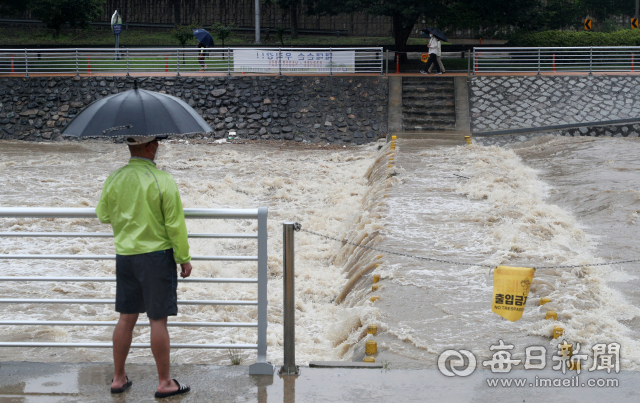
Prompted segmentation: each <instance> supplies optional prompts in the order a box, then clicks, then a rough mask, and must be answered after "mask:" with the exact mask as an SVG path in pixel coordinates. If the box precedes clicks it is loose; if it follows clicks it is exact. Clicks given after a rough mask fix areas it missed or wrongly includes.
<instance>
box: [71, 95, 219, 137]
mask: <svg viewBox="0 0 640 403" xmlns="http://www.w3.org/2000/svg"><path fill="white" fill-rule="evenodd" d="M212 131H213V129H211V127H210V126H209V125H208V124H207V122H205V121H204V119H203V118H202V117H201V116H200V115H199V114H198V112H196V111H195V110H193V108H192V107H190V106H189V105H188V104H187V103H185V102H184V101H183V100H181V99H179V98H176V97H174V96H171V95H167V94H161V93H159V92H154V91H146V90H141V89H138V88H137V85H136V86H135V87H134V89H132V90H129V91H125V92H121V93H119V94H114V95H110V96H108V97H104V98H102V99H99V100H97V101H95V102H93V103H92V104H91V105H89V106H88V107H87V108H86V109H85V110H84V111H82V112H81V113H80V114H78V115H77V116H76V117H75V118H73V120H72V121H71V122H69V124H68V125H67V127H66V128H65V129H64V131H63V132H62V134H63V135H67V136H78V137H125V136H156V135H157V136H163V135H169V134H188V133H203V132H205V133H210V132H212Z"/></svg>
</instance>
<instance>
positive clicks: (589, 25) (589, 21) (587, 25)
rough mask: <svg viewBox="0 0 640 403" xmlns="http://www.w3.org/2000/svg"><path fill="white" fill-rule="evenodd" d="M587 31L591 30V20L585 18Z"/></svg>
mask: <svg viewBox="0 0 640 403" xmlns="http://www.w3.org/2000/svg"><path fill="white" fill-rule="evenodd" d="M584 29H585V31H591V20H584Z"/></svg>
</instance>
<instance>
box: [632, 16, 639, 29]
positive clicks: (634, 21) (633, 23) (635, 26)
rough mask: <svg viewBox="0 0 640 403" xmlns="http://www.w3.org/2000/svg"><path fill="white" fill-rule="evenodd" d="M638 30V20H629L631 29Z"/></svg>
mask: <svg viewBox="0 0 640 403" xmlns="http://www.w3.org/2000/svg"><path fill="white" fill-rule="evenodd" d="M636 28H638V19H637V18H632V19H631V29H636Z"/></svg>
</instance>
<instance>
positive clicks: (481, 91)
mask: <svg viewBox="0 0 640 403" xmlns="http://www.w3.org/2000/svg"><path fill="white" fill-rule="evenodd" d="M469 101H470V112H471V128H472V130H473V132H482V131H491V130H503V129H513V128H524V127H541V126H549V125H558V124H569V123H582V122H596V121H602V120H615V119H625V118H635V117H638V116H640V102H638V101H640V77H633V76H563V77H550V76H541V77H536V76H530V77H475V78H473V79H472V81H471V83H470V99H469ZM630 127H631V128H633V127H632V126H630ZM627 129H629V127H628V128H627ZM583 130H584V129H583ZM573 132H574V131H572V132H571V133H572V134H573ZM594 133H596V132H594ZM603 133H604V131H603ZM621 133H622V132H621ZM624 133H625V134H627V133H629V131H627V132H624ZM583 135H591V131H588V132H587V133H583Z"/></svg>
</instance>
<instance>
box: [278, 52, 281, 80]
mask: <svg viewBox="0 0 640 403" xmlns="http://www.w3.org/2000/svg"><path fill="white" fill-rule="evenodd" d="M278 75H279V76H281V75H282V48H278Z"/></svg>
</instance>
